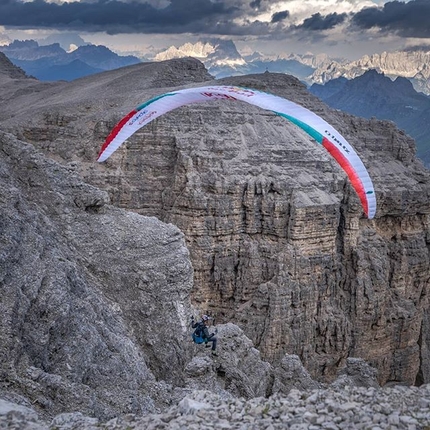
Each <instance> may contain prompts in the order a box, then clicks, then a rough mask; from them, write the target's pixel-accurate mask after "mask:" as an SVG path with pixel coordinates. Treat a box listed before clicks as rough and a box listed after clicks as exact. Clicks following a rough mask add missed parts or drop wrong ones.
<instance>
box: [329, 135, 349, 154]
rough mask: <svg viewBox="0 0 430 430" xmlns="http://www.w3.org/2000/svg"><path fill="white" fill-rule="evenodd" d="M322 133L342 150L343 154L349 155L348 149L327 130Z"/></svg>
mask: <svg viewBox="0 0 430 430" xmlns="http://www.w3.org/2000/svg"><path fill="white" fill-rule="evenodd" d="M324 133H325V134H326V135H327V136H328V137H329V139H330V140H331V141H332V142H334V143H336V144H337V145H338V146H339V148H341V149H343V151H344V152H346V153H347V154H349V153H350V150H349V148H348V147H346V146H345V145H344V144H343V143H342V142H341V141H340V140H339V139H338V138H337V137H336V136H335V135H334V134H333V133H331V132H330V131H328V130H325V131H324Z"/></svg>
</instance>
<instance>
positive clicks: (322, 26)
mask: <svg viewBox="0 0 430 430" xmlns="http://www.w3.org/2000/svg"><path fill="white" fill-rule="evenodd" d="M346 17H347V14H346V13H340V14H338V13H336V12H334V13H330V14H328V15H325V16H323V15H321V14H320V13H319V12H318V13H315V14H314V15H312V16H311V17H310V18H306V19H305V20H304V21H303V24H301V25H299V26H297V27H296V28H298V29H303V30H312V31H314V30H328V29H330V28H333V27H335V26H336V25H338V24H342V22H344V21H345V19H346Z"/></svg>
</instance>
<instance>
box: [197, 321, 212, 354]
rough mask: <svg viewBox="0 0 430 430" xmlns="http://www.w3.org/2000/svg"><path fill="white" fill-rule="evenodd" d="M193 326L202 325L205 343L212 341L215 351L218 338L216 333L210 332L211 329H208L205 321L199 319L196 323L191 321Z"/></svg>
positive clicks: (202, 335)
mask: <svg viewBox="0 0 430 430" xmlns="http://www.w3.org/2000/svg"><path fill="white" fill-rule="evenodd" d="M191 327H192V328H197V327H200V329H201V337H202V338H203V340H204V342H205V344H207V343H208V342H212V351H215V349H216V344H217V338H216V337H215V333H212V334H209V330H208V328H207V326H206V324H205V323H204V322H203V321H198V322H196V323H194V322H193V321H192V322H191Z"/></svg>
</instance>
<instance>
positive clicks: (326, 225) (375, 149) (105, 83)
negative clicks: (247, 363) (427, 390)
mask: <svg viewBox="0 0 430 430" xmlns="http://www.w3.org/2000/svg"><path fill="white" fill-rule="evenodd" d="M208 79H209V77H208V76H207V73H205V71H204V68H202V67H201V65H200V63H198V62H197V61H195V60H192V59H186V60H175V61H172V62H165V63H157V64H155V63H151V64H142V65H139V66H133V67H130V68H127V69H126V70H124V71H121V70H119V71H112V72H109V73H104V74H101V75H100V76H97V78H95V77H90V78H85V79H84V80H80V81H77V82H74V83H70V84H67V85H66V84H64V86H63V87H62V92H61V95H59V92H58V88H55V90H54V89H51V90H46V91H43V93H42V94H38V95H37V97H36V96H35V95H34V96H33V95H32V94H24V95H23V96H22V98H21V99H20V98H18V99H14V100H13V101H11V103H9V104H8V105H7V110H6V112H4V113H3V114H2V115H3V121H2V126H3V127H4V128H6V129H7V130H8V131H10V132H13V133H14V134H16V135H18V136H19V137H21V138H22V139H25V140H27V141H30V142H32V143H33V144H34V145H35V146H36V147H38V148H39V149H40V150H43V151H44V152H45V153H46V154H49V156H50V157H53V158H56V159H58V160H60V161H61V162H62V163H70V162H71V161H74V162H76V169H77V171H78V172H79V173H80V175H81V176H82V177H83V178H85V180H86V181H87V182H89V183H91V184H93V185H95V186H97V187H99V188H102V189H104V190H105V191H107V192H108V194H109V197H110V199H111V201H112V203H113V204H115V205H116V206H119V207H123V208H127V209H130V210H133V211H135V212H137V213H140V214H143V215H147V216H156V217H157V218H159V219H161V220H163V221H165V222H168V223H172V224H174V225H176V226H177V227H178V228H179V229H180V230H181V231H182V232H183V234H184V237H185V241H186V245H187V247H188V249H189V251H190V258H191V261H192V265H193V268H194V286H193V289H192V291H191V293H190V294H191V299H192V302H193V304H194V305H195V306H196V307H197V308H199V309H200V310H202V311H207V312H210V313H211V314H213V315H214V316H215V317H216V319H217V321H218V322H220V323H227V322H229V321H231V322H234V323H235V324H237V325H238V326H239V327H240V328H241V329H242V330H243V332H244V333H245V335H246V336H248V337H249V338H250V339H251V341H252V342H253V344H254V345H255V347H256V348H258V350H259V351H260V352H261V354H262V357H263V359H264V360H267V361H269V362H270V363H272V364H276V365H277V363H280V362H282V359H283V357H284V356H285V354H289V355H297V356H298V357H300V359H301V361H302V363H303V365H304V367H305V369H306V370H307V371H308V372H309V374H310V376H311V377H312V378H313V379H315V378H318V379H321V380H324V381H332V380H334V378H335V377H336V374H337V371H338V369H339V368H341V367H342V366H343V365H344V363H345V362H346V360H347V358H348V357H361V358H363V359H365V360H367V361H369V362H370V363H371V364H372V365H373V366H374V367H376V368H377V369H378V380H379V382H380V383H382V384H384V383H386V382H389V381H402V382H406V383H409V384H413V383H415V382H416V381H417V382H418V381H420V382H427V381H429V378H430V375H429V373H428V368H429V367H428V354H429V353H428V345H429V342H428V339H427V335H426V333H428V332H429V329H428V311H429V305H428V294H427V293H428V287H429V279H430V272H429V270H430V269H429V248H430V245H429V243H430V239H429V237H430V236H429V228H430V227H429V214H430V207H429V193H430V175H429V172H428V171H427V170H425V169H424V168H423V167H422V165H421V164H420V162H418V161H417V160H416V159H415V156H414V142H413V141H412V140H411V139H410V138H409V137H408V136H406V135H405V134H403V133H402V132H400V131H399V130H398V129H397V128H396V127H395V126H394V125H393V124H392V123H388V122H383V121H377V120H374V119H372V120H364V119H360V118H355V117H352V116H350V115H346V114H343V113H341V112H338V111H333V110H330V109H329V108H327V106H325V105H324V104H323V103H322V102H320V101H318V100H317V99H316V98H315V97H313V96H312V95H311V94H309V92H308V91H307V90H306V88H305V87H304V86H303V85H302V84H301V83H300V82H298V81H297V80H296V79H294V78H292V77H288V76H285V75H277V74H272V73H265V74H262V75H255V76H246V77H236V78H229V79H226V80H223V81H221V82H222V83H228V84H233V85H242V86H248V87H254V88H258V89H263V90H267V91H271V92H274V93H276V94H279V95H281V96H285V97H287V98H289V99H292V100H294V101H296V102H298V103H300V104H302V105H304V106H306V107H308V108H310V109H312V110H313V111H315V112H316V113H318V114H320V115H322V116H323V117H324V118H325V119H327V121H328V122H330V123H331V124H332V125H333V126H335V127H336V128H338V129H340V130H342V132H343V134H344V135H345V136H346V137H347V139H348V140H349V141H350V142H351V143H352V145H353V146H354V147H355V148H356V149H357V151H358V152H359V153H360V155H361V156H362V158H363V160H364V162H365V164H366V166H368V168H369V171H370V174H371V176H372V178H373V179H374V182H375V187H376V192H377V198H378V212H377V217H376V219H375V220H373V221H368V220H366V219H364V218H363V214H362V210H361V206H360V204H359V201H358V198H357V197H356V195H355V194H354V192H353V191H352V189H351V187H350V185H349V183H348V181H347V180H346V179H345V175H344V173H343V172H342V171H341V170H340V169H339V168H338V167H337V165H336V164H335V163H334V162H333V161H332V160H331V158H330V157H329V156H328V154H327V153H325V151H324V150H323V149H322V148H319V147H316V146H315V142H313V141H312V140H311V139H310V138H308V137H307V135H305V134H304V133H303V132H301V131H299V130H297V129H296V128H295V127H294V126H293V125H291V124H289V123H288V122H286V121H285V120H284V119H282V118H279V117H276V116H274V115H272V114H271V113H268V112H262V111H261V110H258V109H256V108H254V107H251V106H243V105H236V104H234V103H232V104H228V103H222V102H216V103H213V104H211V105H199V106H193V107H188V108H183V109H181V110H177V111H174V112H172V113H171V114H169V115H166V116H164V117H161V118H159V119H157V120H156V121H154V122H153V123H151V125H150V126H149V127H147V128H146V129H144V130H141V131H139V132H138V133H136V134H135V135H134V136H133V137H132V138H131V139H129V142H128V144H127V145H125V146H124V147H122V148H121V150H120V151H118V152H117V153H116V154H114V156H113V157H112V158H111V159H110V160H108V162H107V163H105V164H103V165H98V166H97V165H96V164H95V162H94V160H95V158H96V154H97V150H98V149H99V147H100V145H101V143H102V142H103V139H104V138H105V137H106V135H107V133H108V132H109V131H110V129H111V128H112V127H113V125H114V124H115V122H116V121H118V120H119V119H120V117H121V116H122V115H123V114H125V113H126V112H127V111H129V110H131V109H132V108H134V107H135V106H136V105H138V104H140V103H141V102H143V101H144V100H146V99H148V98H149V97H152V96H154V95H157V94H160V93H161V92H164V90H165V89H166V88H164V87H169V86H174V85H176V86H179V85H180V86H186V85H196V84H197V83H198V82H203V81H205V82H206V83H208V82H211V81H207V80H208ZM218 83H220V82H218ZM136 88H139V93H136ZM23 100H26V107H25V108H23V107H22V103H23ZM65 100H67V102H66V101H65ZM18 104H19V106H20V109H21V110H18ZM29 112H31V113H32V115H31V116H30V115H29ZM77 237H78V236H77ZM81 240H84V236H83V235H80V236H79V241H81ZM97 276H98V277H101V278H102V279H103V277H104V274H103V270H100V271H99V272H98V274H97ZM109 276H113V275H109ZM118 276H120V275H118ZM128 277H131V279H132V281H133V282H134V283H136V284H138V282H139V281H138V279H139V280H140V278H141V274H140V273H138V274H136V275H133V274H132V273H130V272H126V273H125V274H123V277H122V279H128ZM143 279H144V278H143ZM147 334H148V333H145V336H146V335H147ZM142 339H143V337H142ZM163 375H164V374H163Z"/></svg>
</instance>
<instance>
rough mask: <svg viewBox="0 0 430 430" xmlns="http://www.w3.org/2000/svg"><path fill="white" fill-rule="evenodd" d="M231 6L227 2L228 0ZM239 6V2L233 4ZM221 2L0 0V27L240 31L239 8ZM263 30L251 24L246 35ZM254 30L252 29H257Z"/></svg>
mask: <svg viewBox="0 0 430 430" xmlns="http://www.w3.org/2000/svg"><path fill="white" fill-rule="evenodd" d="M229 3H230V4H231V2H229ZM238 6H240V2H238ZM238 6H234V5H233V6H229V5H227V3H226V2H223V1H219V2H211V1H210V0H174V1H172V2H171V3H170V4H169V5H168V6H167V7H164V8H155V7H153V6H151V5H150V4H148V3H145V2H138V1H131V2H128V3H125V2H121V1H118V0H111V1H109V0H95V1H92V2H70V3H62V4H55V3H47V2H45V1H43V0H35V1H32V2H25V3H24V2H21V1H17V0H0V25H4V26H11V27H12V26H13V27H21V28H57V29H64V28H67V29H69V30H84V31H107V32H108V33H120V32H126V33H131V32H142V33H186V32H193V33H194V32H202V33H211V32H212V33H219V34H222V33H225V34H241V33H242V32H244V33H245V29H243V28H240V27H238V26H236V25H235V24H233V23H232V19H233V18H235V17H237V16H240V15H241V14H242V13H243V11H241V10H240V7H238ZM258 31H267V29H266V30H264V29H263V28H262V26H261V25H260V24H259V23H257V25H254V24H252V25H249V28H247V31H246V33H251V34H253V33H254V32H258ZM257 34H258V33H257Z"/></svg>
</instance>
